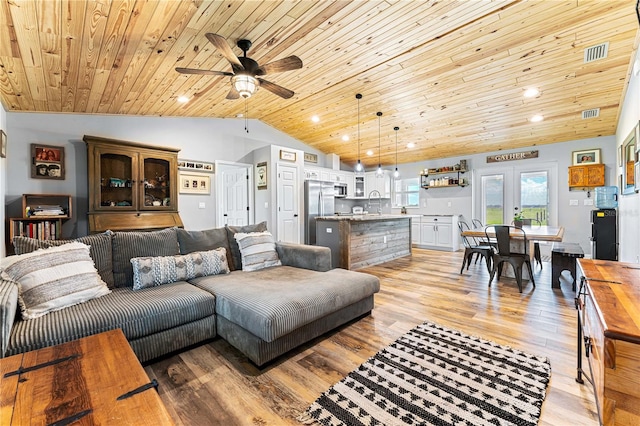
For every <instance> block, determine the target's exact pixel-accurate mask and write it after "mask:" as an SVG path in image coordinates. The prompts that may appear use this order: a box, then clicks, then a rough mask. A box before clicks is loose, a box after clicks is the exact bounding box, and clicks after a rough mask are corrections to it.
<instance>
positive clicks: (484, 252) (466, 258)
mask: <svg viewBox="0 0 640 426" xmlns="http://www.w3.org/2000/svg"><path fill="white" fill-rule="evenodd" d="M458 228H459V229H460V238H462V244H464V255H463V256H462V267H461V268H460V273H462V271H463V270H464V267H465V265H466V266H467V271H468V270H469V265H471V261H472V260H473V256H474V255H476V256H477V257H478V258H479V257H480V256H482V257H484V260H485V262H486V264H487V272H489V273H491V262H492V258H493V249H492V248H491V246H489V245H483V244H479V243H478V242H477V241H476V239H475V238H473V237H467V236H465V235H462V233H463V232H464V231H466V230H468V229H469V225H468V224H467V222H465V221H462V220H461V221H458ZM477 261H478V259H477V258H476V262H477Z"/></svg>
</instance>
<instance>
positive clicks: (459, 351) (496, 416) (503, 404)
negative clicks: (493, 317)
mask: <svg viewBox="0 0 640 426" xmlns="http://www.w3.org/2000/svg"><path fill="white" fill-rule="evenodd" d="M550 376H551V367H550V364H549V360H548V359H546V358H542V357H537V356H533V355H529V354H527V353H524V352H521V351H518V350H515V349H512V348H510V347H507V346H502V345H499V344H497V343H494V342H491V341H488V340H484V339H480V338H478V337H472V336H468V335H466V334H463V333H461V332H459V331H456V330H452V329H448V328H445V327H442V326H439V325H437V324H433V323H429V322H426V323H424V324H422V325H419V326H417V327H416V328H414V329H413V330H411V331H409V332H408V333H407V334H405V335H403V336H402V337H400V338H399V339H398V340H396V341H395V342H394V343H392V344H391V345H389V346H388V347H386V348H384V349H382V350H381V351H380V352H378V353H377V354H376V355H374V356H373V357H372V358H370V359H369V360H368V361H366V362H365V363H364V364H362V365H361V366H360V367H358V368H357V369H356V370H354V371H352V372H351V373H349V375H348V376H347V377H345V378H344V379H343V380H341V381H340V382H338V383H336V384H335V385H334V386H332V387H331V388H330V389H329V390H328V391H326V392H325V393H323V394H322V395H321V396H320V398H318V399H317V400H316V401H315V402H314V403H313V404H312V405H311V406H310V407H309V408H308V409H307V411H306V412H305V413H304V414H302V415H301V416H300V417H299V418H298V420H299V421H301V422H303V423H306V424H312V423H319V424H322V425H331V426H337V425H349V426H355V425H384V426H391V425H404V424H408V425H428V424H434V425H474V426H475V425H536V424H537V423H538V419H539V417H540V408H541V406H542V402H543V401H544V397H545V395H546V388H547V384H548V383H549V378H550Z"/></svg>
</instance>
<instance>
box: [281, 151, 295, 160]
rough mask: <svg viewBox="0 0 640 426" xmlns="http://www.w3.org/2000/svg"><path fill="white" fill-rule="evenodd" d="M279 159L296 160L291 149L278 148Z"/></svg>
mask: <svg viewBox="0 0 640 426" xmlns="http://www.w3.org/2000/svg"><path fill="white" fill-rule="evenodd" d="M280 159H281V160H285V161H296V153H295V152H291V151H285V150H284V149H281V150H280Z"/></svg>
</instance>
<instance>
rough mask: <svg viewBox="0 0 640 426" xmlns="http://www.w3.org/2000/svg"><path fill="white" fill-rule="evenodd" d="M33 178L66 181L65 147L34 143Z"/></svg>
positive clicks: (32, 156)
mask: <svg viewBox="0 0 640 426" xmlns="http://www.w3.org/2000/svg"><path fill="white" fill-rule="evenodd" d="M31 177H32V178H35V179H60V180H64V147H61V146H52V145H40V144H37V143H32V144H31Z"/></svg>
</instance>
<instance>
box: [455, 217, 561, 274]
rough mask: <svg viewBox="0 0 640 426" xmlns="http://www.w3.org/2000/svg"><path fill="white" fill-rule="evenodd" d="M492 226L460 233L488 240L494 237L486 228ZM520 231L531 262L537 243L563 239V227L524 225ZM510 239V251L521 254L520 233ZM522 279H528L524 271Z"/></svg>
mask: <svg viewBox="0 0 640 426" xmlns="http://www.w3.org/2000/svg"><path fill="white" fill-rule="evenodd" d="M491 226H492V225H487V226H483V227H478V228H472V229H467V230H465V231H463V232H462V233H461V235H462V236H465V237H472V238H483V239H484V238H487V235H488V236H489V238H492V237H494V235H493V234H492V232H490V229H489V230H488V231H487V230H486V228H487V227H489V228H491ZM522 230H523V231H524V234H525V235H526V237H527V243H528V244H529V247H528V253H529V256H531V261H532V262H533V254H534V244H535V243H536V242H538V241H548V242H561V241H562V238H563V237H564V227H562V226H547V225H524V226H522ZM510 235H511V238H513V239H514V241H513V242H512V245H511V249H512V250H514V251H520V252H522V244H521V243H520V244H518V240H522V239H523V236H522V233H521V232H511V234H510ZM522 278H523V279H528V274H527V273H526V269H525V270H524V271H523V274H522Z"/></svg>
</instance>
